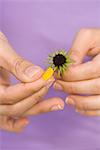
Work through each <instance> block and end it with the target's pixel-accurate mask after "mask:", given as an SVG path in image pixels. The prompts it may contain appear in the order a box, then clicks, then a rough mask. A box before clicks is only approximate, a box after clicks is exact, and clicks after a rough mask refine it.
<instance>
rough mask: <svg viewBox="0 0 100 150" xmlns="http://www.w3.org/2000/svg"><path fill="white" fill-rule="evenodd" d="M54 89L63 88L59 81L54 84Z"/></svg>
mask: <svg viewBox="0 0 100 150" xmlns="http://www.w3.org/2000/svg"><path fill="white" fill-rule="evenodd" d="M54 89H56V90H63V88H62V86H61V85H60V84H59V83H55V84H54Z"/></svg>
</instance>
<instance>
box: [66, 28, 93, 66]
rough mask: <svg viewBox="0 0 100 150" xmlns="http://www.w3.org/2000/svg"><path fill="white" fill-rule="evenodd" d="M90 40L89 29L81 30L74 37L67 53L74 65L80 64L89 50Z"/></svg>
mask: <svg viewBox="0 0 100 150" xmlns="http://www.w3.org/2000/svg"><path fill="white" fill-rule="evenodd" d="M91 38H92V36H91V30H90V29H81V30H80V31H79V32H78V34H77V35H76V37H75V40H74V42H73V45H72V47H71V49H70V51H69V55H70V58H71V59H73V60H74V61H75V65H77V64H80V63H82V62H83V60H84V58H85V56H86V55H87V52H88V51H89V50H90V49H91V44H92V39H91Z"/></svg>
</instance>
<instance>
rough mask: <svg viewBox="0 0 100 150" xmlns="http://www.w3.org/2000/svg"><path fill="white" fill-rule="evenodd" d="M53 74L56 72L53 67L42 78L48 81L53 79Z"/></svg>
mask: <svg viewBox="0 0 100 150" xmlns="http://www.w3.org/2000/svg"><path fill="white" fill-rule="evenodd" d="M53 73H54V70H53V69H52V68H51V67H49V68H48V69H47V70H46V71H45V73H44V74H43V76H42V78H43V79H44V80H48V79H50V78H51V77H52V75H53Z"/></svg>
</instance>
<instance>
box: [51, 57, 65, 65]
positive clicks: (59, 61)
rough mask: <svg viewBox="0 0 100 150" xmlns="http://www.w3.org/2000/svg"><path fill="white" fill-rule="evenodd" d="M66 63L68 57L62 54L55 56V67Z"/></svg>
mask: <svg viewBox="0 0 100 150" xmlns="http://www.w3.org/2000/svg"><path fill="white" fill-rule="evenodd" d="M64 63H66V57H65V56H63V55H62V54H58V55H56V56H54V57H53V64H54V65H55V67H59V66H62V65H63V64H64Z"/></svg>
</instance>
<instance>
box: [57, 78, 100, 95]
mask: <svg viewBox="0 0 100 150" xmlns="http://www.w3.org/2000/svg"><path fill="white" fill-rule="evenodd" d="M54 88H55V89H56V90H62V91H64V92H67V93H71V94H100V78H97V79H93V80H86V81H78V82H65V81H61V80H57V81H56V82H55V83H54Z"/></svg>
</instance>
